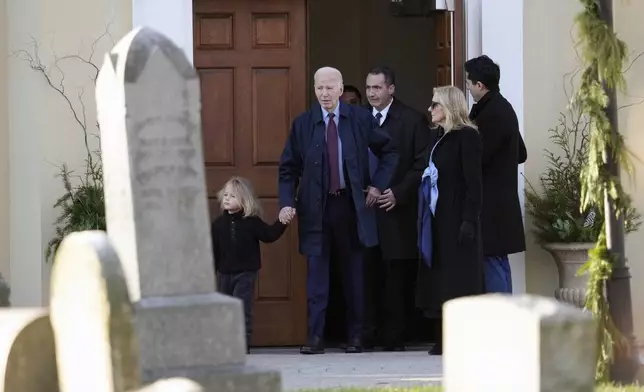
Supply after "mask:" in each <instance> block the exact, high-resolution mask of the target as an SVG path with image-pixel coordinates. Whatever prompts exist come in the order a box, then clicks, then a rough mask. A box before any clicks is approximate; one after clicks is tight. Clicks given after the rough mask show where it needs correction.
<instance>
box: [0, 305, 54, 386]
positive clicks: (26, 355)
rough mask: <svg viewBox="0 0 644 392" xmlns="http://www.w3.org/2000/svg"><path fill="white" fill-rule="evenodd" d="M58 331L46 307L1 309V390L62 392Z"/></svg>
mask: <svg viewBox="0 0 644 392" xmlns="http://www.w3.org/2000/svg"><path fill="white" fill-rule="evenodd" d="M54 351H55V347H54V334H53V332H52V328H51V323H50V322H49V314H48V310H47V309H46V308H24V309H6V310H5V309H3V310H1V311H0V377H1V378H0V380H2V381H1V382H0V392H18V391H20V392H58V390H59V389H58V374H57V369H56V355H55V352H54Z"/></svg>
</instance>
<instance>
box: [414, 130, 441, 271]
mask: <svg viewBox="0 0 644 392" xmlns="http://www.w3.org/2000/svg"><path fill="white" fill-rule="evenodd" d="M442 138H443V137H442V136H441V138H440V139H438V141H437V142H436V144H434V148H432V152H431V153H430V154H429V163H428V165H427V168H426V169H425V171H424V172H423V177H422V180H421V183H420V188H419V189H418V249H419V250H420V255H421V257H422V259H423V262H424V263H425V265H427V267H430V268H431V266H432V251H433V249H434V244H433V236H432V219H433V217H434V216H435V215H436V204H437V203H438V169H437V168H436V165H434V161H433V156H434V150H435V149H436V146H437V145H438V143H440V141H441V139H442Z"/></svg>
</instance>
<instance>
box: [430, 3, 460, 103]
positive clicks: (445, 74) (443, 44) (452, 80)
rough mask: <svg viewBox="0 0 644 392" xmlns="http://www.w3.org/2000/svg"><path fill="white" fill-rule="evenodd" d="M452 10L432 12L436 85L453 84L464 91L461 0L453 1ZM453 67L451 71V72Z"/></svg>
mask: <svg viewBox="0 0 644 392" xmlns="http://www.w3.org/2000/svg"><path fill="white" fill-rule="evenodd" d="M454 6H455V9H454V12H449V11H442V12H436V13H434V14H433V19H434V29H435V32H436V42H435V43H434V44H435V45H434V53H435V56H436V85H437V86H448V85H454V86H457V87H459V88H460V89H462V90H463V91H465V90H464V89H465V78H464V71H463V64H464V63H465V59H464V57H465V39H464V37H465V34H464V31H465V27H464V19H465V18H464V9H463V0H455V1H454ZM452 69H453V72H452Z"/></svg>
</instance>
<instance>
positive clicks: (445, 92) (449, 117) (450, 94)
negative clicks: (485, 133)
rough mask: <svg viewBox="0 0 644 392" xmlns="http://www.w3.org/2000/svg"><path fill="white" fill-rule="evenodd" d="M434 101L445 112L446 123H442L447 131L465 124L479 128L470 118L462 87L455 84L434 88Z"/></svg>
mask: <svg viewBox="0 0 644 392" xmlns="http://www.w3.org/2000/svg"><path fill="white" fill-rule="evenodd" d="M433 102H436V103H438V104H439V105H440V106H441V108H442V109H443V113H445V124H443V125H442V126H443V129H445V132H449V131H451V130H454V129H460V128H463V127H465V126H468V127H472V128H474V129H477V128H476V125H474V123H473V122H472V121H470V119H469V114H468V112H469V110H468V107H467V99H465V94H463V91H461V89H460V88H458V87H454V86H442V87H436V88H434V99H433Z"/></svg>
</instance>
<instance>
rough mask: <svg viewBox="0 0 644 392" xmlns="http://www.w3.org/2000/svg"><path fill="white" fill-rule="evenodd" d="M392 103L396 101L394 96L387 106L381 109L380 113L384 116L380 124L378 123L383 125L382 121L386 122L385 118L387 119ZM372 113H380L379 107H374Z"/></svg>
mask: <svg viewBox="0 0 644 392" xmlns="http://www.w3.org/2000/svg"><path fill="white" fill-rule="evenodd" d="M392 103H394V98H393V97H392V98H391V101H390V102H389V104H388V105H387V106H385V108H384V109H382V110H381V111H380V114H382V118H381V119H380V124H378V125H382V123H383V122H385V120H386V119H387V113H389V108H390V107H391V104H392ZM371 114H372V115H373V116H374V117H375V116H376V114H378V109H376V108H372V110H371Z"/></svg>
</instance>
